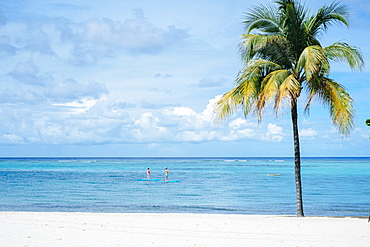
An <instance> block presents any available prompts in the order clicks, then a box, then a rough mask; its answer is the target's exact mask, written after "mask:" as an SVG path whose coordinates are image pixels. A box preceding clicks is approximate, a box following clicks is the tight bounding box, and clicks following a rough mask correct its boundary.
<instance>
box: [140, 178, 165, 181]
mask: <svg viewBox="0 0 370 247" xmlns="http://www.w3.org/2000/svg"><path fill="white" fill-rule="evenodd" d="M159 180H160V179H159V178H150V179H147V178H139V179H138V180H137V181H159Z"/></svg>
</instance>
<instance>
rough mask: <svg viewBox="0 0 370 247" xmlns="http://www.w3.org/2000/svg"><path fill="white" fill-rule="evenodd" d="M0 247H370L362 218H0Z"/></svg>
mask: <svg viewBox="0 0 370 247" xmlns="http://www.w3.org/2000/svg"><path fill="white" fill-rule="evenodd" d="M0 243H1V244H0V245H1V246H37V247H39V246H53V247H54V246H89V247H90V246H104V247H105V246H125V247H126V246H129V247H130V246H133V247H137V246H141V247H146V246H161V247H167V246H171V247H182V246H197V247H199V246H212V247H215V246H222V247H224V246H253V247H254V246H274V247H275V246H356V247H358V246H370V223H369V222H368V219H367V218H365V217H362V218H349V217H343V218H341V217H304V218H297V217H294V216H263V215H216V214H125V213H124V214H110V213H54V212H53V213H38V212H0Z"/></svg>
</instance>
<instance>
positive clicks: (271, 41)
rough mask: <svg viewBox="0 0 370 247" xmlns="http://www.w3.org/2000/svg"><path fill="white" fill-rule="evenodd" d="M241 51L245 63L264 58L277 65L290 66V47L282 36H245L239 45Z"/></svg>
mask: <svg viewBox="0 0 370 247" xmlns="http://www.w3.org/2000/svg"><path fill="white" fill-rule="evenodd" d="M239 51H240V54H241V56H242V58H243V60H244V62H245V63H248V62H249V61H250V60H252V59H258V58H262V59H265V60H271V61H276V62H277V63H279V64H281V65H283V64H290V63H289V59H290V58H291V55H290V54H289V51H290V50H289V45H288V43H287V41H286V39H285V38H284V37H283V36H281V35H268V36H263V35H252V34H244V35H243V36H242V42H241V43H240V44H239Z"/></svg>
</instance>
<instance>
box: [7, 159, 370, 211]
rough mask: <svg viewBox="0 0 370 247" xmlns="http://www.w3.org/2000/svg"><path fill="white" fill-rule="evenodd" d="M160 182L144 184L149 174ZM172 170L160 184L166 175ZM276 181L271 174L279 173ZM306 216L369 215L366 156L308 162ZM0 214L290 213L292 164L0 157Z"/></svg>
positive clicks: (304, 173)
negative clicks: (148, 172)
mask: <svg viewBox="0 0 370 247" xmlns="http://www.w3.org/2000/svg"><path fill="white" fill-rule="evenodd" d="M148 167H150V168H151V170H152V178H159V179H160V181H153V182H146V181H144V182H143V181H137V179H139V178H145V176H146V169H147V168H148ZM165 167H168V168H169V169H170V170H171V173H170V180H181V181H180V182H177V183H164V182H163V180H164V169H165ZM276 174H280V175H278V176H270V175H276ZM302 185H303V200H304V210H305V214H306V215H325V216H362V215H369V214H370V158H305V159H303V160H302ZM0 188H1V190H0V211H62V212H127V213H132V212H140V213H144V212H150V213H222V214H230V213H232V214H279V215H294V214H295V210H296V205H295V203H296V199H295V181H294V165H293V159H291V158H235V159H232V158H222V159H221V158H218V159H215V158H142V159H141V158H122V159H119V158H117V159H116V158H110V159H97V158H83V159H82V158H78V159H71V158H68V159H66V158H59V159H57V158H53V159H48V158H43V159H37V158H32V159H0Z"/></svg>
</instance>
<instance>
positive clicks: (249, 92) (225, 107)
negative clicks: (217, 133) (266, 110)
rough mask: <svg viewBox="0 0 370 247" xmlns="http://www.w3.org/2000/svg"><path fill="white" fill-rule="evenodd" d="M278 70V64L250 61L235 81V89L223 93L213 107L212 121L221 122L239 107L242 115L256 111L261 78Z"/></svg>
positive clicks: (260, 60) (259, 60)
mask: <svg viewBox="0 0 370 247" xmlns="http://www.w3.org/2000/svg"><path fill="white" fill-rule="evenodd" d="M277 68H279V65H278V64H275V63H272V62H270V61H266V60H262V59H258V60H253V61H251V62H250V63H249V64H248V66H246V67H244V68H243V69H242V70H241V71H240V72H239V76H238V78H237V79H236V80H235V84H236V86H235V88H234V89H232V90H230V91H229V92H227V93H225V94H224V95H223V96H222V97H221V99H220V100H219V101H218V102H216V104H215V106H214V114H213V115H214V119H215V121H216V122H221V121H222V120H223V119H225V118H226V117H228V116H230V115H231V114H233V113H234V112H235V111H236V110H237V109H238V108H239V107H241V108H242V109H243V112H244V115H245V116H246V115H248V114H249V113H250V112H251V111H252V110H253V109H254V110H255V111H257V110H256V109H257V99H258V97H259V95H260V93H261V89H262V81H263V78H264V77H265V76H266V74H268V71H271V70H275V69H277Z"/></svg>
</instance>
